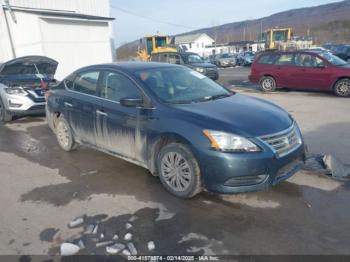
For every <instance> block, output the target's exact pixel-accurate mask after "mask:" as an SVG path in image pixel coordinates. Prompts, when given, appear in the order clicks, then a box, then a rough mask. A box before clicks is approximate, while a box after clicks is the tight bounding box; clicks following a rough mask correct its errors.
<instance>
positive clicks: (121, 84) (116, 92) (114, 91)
mask: <svg viewBox="0 0 350 262" xmlns="http://www.w3.org/2000/svg"><path fill="white" fill-rule="evenodd" d="M100 86H101V87H100V88H101V91H100V97H101V98H104V99H108V100H111V101H114V102H119V101H120V99H122V98H127V97H132V98H135V97H141V94H140V91H139V89H138V88H137V86H136V84H135V83H134V82H133V81H132V80H131V79H130V78H128V77H126V76H125V75H123V74H121V73H117V72H110V71H105V72H103V76H102V79H101V84H100Z"/></svg>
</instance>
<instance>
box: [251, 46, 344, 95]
mask: <svg viewBox="0 0 350 262" xmlns="http://www.w3.org/2000/svg"><path fill="white" fill-rule="evenodd" d="M249 80H250V81H251V82H253V83H259V84H260V86H261V89H262V90H263V91H274V90H275V89H276V88H277V87H282V88H289V89H299V90H301V89H303V90H324V91H333V92H334V94H336V95H337V96H342V97H346V96H350V65H349V64H347V63H346V62H345V61H343V60H342V59H340V58H338V57H336V56H334V55H332V54H331V53H329V52H316V51H294V52H265V53H262V54H261V55H259V56H258V58H257V59H256V60H255V61H254V63H253V65H252V67H251V74H250V75H249Z"/></svg>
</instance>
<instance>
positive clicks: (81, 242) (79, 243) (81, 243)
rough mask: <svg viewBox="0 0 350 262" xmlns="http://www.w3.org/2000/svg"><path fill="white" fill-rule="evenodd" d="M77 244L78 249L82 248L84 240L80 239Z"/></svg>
mask: <svg viewBox="0 0 350 262" xmlns="http://www.w3.org/2000/svg"><path fill="white" fill-rule="evenodd" d="M78 246H79V248H80V249H84V248H85V244H84V241H83V240H81V239H80V240H79V242H78Z"/></svg>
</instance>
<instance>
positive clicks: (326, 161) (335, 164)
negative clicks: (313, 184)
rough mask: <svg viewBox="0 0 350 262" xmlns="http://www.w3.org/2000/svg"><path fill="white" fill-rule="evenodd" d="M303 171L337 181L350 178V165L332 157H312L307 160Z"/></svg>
mask: <svg viewBox="0 0 350 262" xmlns="http://www.w3.org/2000/svg"><path fill="white" fill-rule="evenodd" d="M303 169H304V170H306V171H312V172H318V173H320V174H324V175H327V176H331V177H333V178H335V179H345V178H350V165H346V164H344V163H342V162H341V161H340V160H338V159H337V158H336V157H334V156H332V155H310V156H308V157H307V158H306V161H305V165H304V167H303Z"/></svg>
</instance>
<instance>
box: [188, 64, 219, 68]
mask: <svg viewBox="0 0 350 262" xmlns="http://www.w3.org/2000/svg"><path fill="white" fill-rule="evenodd" d="M188 65H189V66H191V67H203V68H213V67H216V66H215V65H213V64H210V63H193V64H188Z"/></svg>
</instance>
